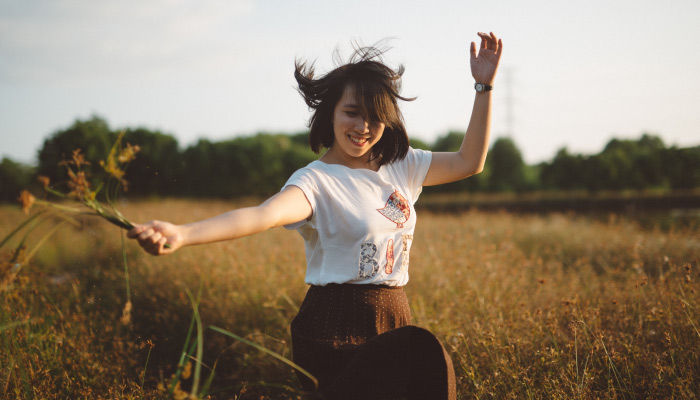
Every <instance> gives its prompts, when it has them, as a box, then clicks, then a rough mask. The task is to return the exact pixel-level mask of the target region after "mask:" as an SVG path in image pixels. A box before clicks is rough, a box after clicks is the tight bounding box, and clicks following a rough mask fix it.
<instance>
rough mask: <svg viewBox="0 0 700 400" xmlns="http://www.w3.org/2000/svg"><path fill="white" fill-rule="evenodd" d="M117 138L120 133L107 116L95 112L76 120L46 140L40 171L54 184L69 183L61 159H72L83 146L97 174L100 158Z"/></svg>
mask: <svg viewBox="0 0 700 400" xmlns="http://www.w3.org/2000/svg"><path fill="white" fill-rule="evenodd" d="M115 140H116V135H114V134H113V133H111V132H110V130H109V126H108V125H107V122H106V121H105V120H104V119H102V118H100V117H98V116H92V117H91V118H90V119H88V120H85V121H81V120H76V121H75V122H74V123H73V125H71V126H70V127H68V128H67V129H64V130H59V131H56V132H55V133H53V134H52V135H51V136H49V137H48V138H47V139H46V140H44V145H43V146H42V148H41V149H40V150H39V157H38V158H39V165H38V167H37V173H38V174H39V175H43V176H47V177H49V178H50V179H51V182H52V184H53V185H62V184H65V182H67V179H68V176H67V174H66V171H65V169H64V168H62V167H59V163H60V162H61V161H63V160H69V159H70V157H71V154H72V153H73V151H74V150H76V149H80V150H81V151H82V153H83V155H84V157H85V160H87V161H88V162H90V163H91V164H92V165H91V167H92V171H93V172H95V173H96V177H97V176H99V170H100V167H99V161H100V160H104V159H105V158H106V157H107V155H108V154H109V150H110V149H111V148H112V145H113V144H114V141H115Z"/></svg>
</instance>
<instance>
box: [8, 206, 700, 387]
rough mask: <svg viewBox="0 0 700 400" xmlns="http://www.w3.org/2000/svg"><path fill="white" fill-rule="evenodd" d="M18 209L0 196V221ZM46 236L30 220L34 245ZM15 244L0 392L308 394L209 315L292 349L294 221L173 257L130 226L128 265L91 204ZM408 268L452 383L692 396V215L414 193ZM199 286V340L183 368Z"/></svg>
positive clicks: (699, 239)
mask: <svg viewBox="0 0 700 400" xmlns="http://www.w3.org/2000/svg"><path fill="white" fill-rule="evenodd" d="M252 202H253V200H250V201H239V202H237V203H235V204H232V203H227V202H223V201H192V200H162V201H155V200H152V201H142V202H135V203H121V204H120V206H119V207H120V210H121V211H122V212H123V213H124V214H125V215H126V216H128V217H129V218H130V219H131V220H133V221H145V220H150V219H165V220H170V221H172V222H176V223H178V222H189V221H192V220H196V219H201V218H205V217H209V216H213V215H216V214H218V213H220V212H224V211H227V210H229V209H231V208H233V207H238V206H241V205H246V204H250V203H252ZM419 203H420V202H419ZM24 218H26V216H25V215H24V214H22V212H21V211H20V210H19V208H18V207H14V206H2V207H0V238H2V237H4V236H5V235H6V234H7V233H8V232H10V230H11V229H12V228H14V227H15V226H17V225H18V224H19V223H20V222H21V221H22V220H23V219H24ZM48 229H49V226H48V224H47V226H46V227H45V229H44V230H45V231H46V230H48ZM40 237H41V235H40V229H38V230H37V231H36V232H34V233H32V235H31V236H30V237H29V238H28V240H27V244H28V246H27V250H26V251H31V249H32V245H33V244H36V242H37V240H38V239H39V238H40ZM16 245H17V243H16V241H15V242H13V243H9V244H7V245H6V246H5V247H3V248H2V249H0V288H1V289H0V304H1V306H0V394H1V395H0V397H4V398H18V399H30V398H38V399H54V398H55V399H63V398H71V399H79V398H85V399H93V398H131V399H141V398H145V399H151V398H164V397H167V396H168V394H167V393H168V390H169V389H170V387H171V386H175V389H173V390H172V393H173V394H172V397H174V398H187V397H188V396H189V394H190V391H191V390H192V387H193V385H195V386H196V385H198V386H199V387H200V388H201V387H205V386H207V385H209V384H210V386H208V387H209V390H208V393H209V395H210V396H211V397H212V398H217V399H218V398H222V399H229V398H230V399H261V398H271V399H286V398H289V399H305V398H311V397H309V396H307V395H306V394H304V393H302V392H301V391H300V385H299V383H298V380H297V378H296V376H295V374H294V372H293V370H292V368H291V367H290V366H288V365H286V364H284V363H282V362H280V361H279V360H277V359H275V358H273V357H271V356H270V355H268V354H266V353H264V352H261V351H259V350H257V349H255V348H253V347H251V346H249V345H247V344H245V343H243V342H241V341H239V340H235V339H233V338H231V337H229V336H226V335H224V334H221V333H219V332H216V331H214V330H213V329H210V328H208V327H209V326H216V327H219V328H221V329H224V330H227V331H229V332H232V333H234V334H236V335H239V336H241V337H243V338H245V339H247V340H250V341H252V342H255V343H257V344H260V345H262V346H264V347H265V348H267V349H269V350H272V351H274V352H276V353H278V354H280V355H282V356H285V357H288V358H291V343H290V336H289V323H290V321H291V320H292V318H293V317H294V315H295V314H296V312H297V309H298V306H299V304H300V303H301V300H302V299H303V296H304V294H305V291H306V285H305V284H304V279H303V278H304V268H305V258H304V246H303V241H302V239H301V237H300V236H299V235H298V234H297V233H296V232H294V231H287V230H285V229H282V228H278V229H273V230H271V231H268V232H265V233H263V234H259V235H256V236H253V237H249V238H244V239H240V240H237V241H233V242H221V243H215V244H210V245H204V246H197V247H190V248H184V249H182V250H180V251H178V252H177V253H175V254H173V255H171V256H165V257H153V256H149V255H147V254H145V253H144V252H142V251H141V250H140V248H139V247H138V246H137V245H136V243H134V242H131V241H127V242H126V244H125V253H124V254H125V255H126V257H125V259H126V262H127V267H126V268H125V265H124V257H123V253H122V238H121V233H120V231H119V230H118V229H117V228H115V227H114V226H112V225H109V224H107V223H106V222H104V221H102V220H98V219H96V218H85V219H84V221H83V225H82V226H80V227H74V226H71V225H65V226H64V227H62V228H61V230H60V231H58V233H56V234H55V235H53V236H52V237H51V238H50V239H49V240H48V241H47V242H45V243H44V244H43V245H42V246H41V248H40V249H39V250H38V251H37V252H36V253H35V255H34V257H33V259H32V260H31V261H30V262H29V263H28V264H27V265H24V266H23V268H22V269H21V270H20V271H19V273H18V274H17V275H16V276H14V277H11V276H10V275H9V272H10V271H11V269H12V266H13V264H10V262H9V260H10V259H11V257H12V253H11V250H12V249H13V247H15V246H16ZM410 271H411V272H410V282H409V284H408V285H407V286H406V291H407V294H408V297H409V301H410V303H411V309H412V313H413V322H414V324H416V325H419V326H423V327H426V328H428V329H429V330H431V331H433V332H434V333H435V334H436V335H437V336H438V337H439V338H440V340H441V341H442V342H443V344H444V345H445V347H446V348H447V349H448V351H449V352H450V354H451V356H452V360H453V362H454V365H455V371H456V373H457V385H458V397H459V398H460V399H491V398H496V399H527V398H532V399H544V398H547V399H550V398H552V399H595V398H601V399H617V398H621V399H637V398H648V399H673V398H678V399H694V398H698V397H700V301H699V300H700V293H698V289H700V287H699V286H698V282H699V281H700V229H699V228H698V225H697V224H687V223H686V224H682V225H679V226H677V227H674V226H670V227H669V226H664V227H663V228H655V227H653V226H651V227H650V226H646V225H645V226H642V225H640V224H639V223H637V222H635V221H633V220H629V219H626V218H624V217H621V216H617V215H615V214H610V215H608V216H606V217H605V218H596V219H592V218H587V217H585V216H581V215H575V214H566V213H550V214H538V215H535V214H531V215H525V214H523V215H518V214H509V213H505V212H483V211H482V212H480V211H468V212H458V213H434V212H428V211H422V212H419V215H418V226H417V229H416V232H415V240H414V244H413V248H412V252H411V267H410ZM190 294H191V295H192V296H193V297H195V298H197V297H198V298H199V302H198V306H197V310H198V315H197V316H198V317H199V319H200V320H201V325H199V326H201V327H202V332H201V338H202V341H201V343H202V344H203V346H202V348H201V352H200V354H199V356H198V357H194V356H192V357H190V358H189V362H186V363H185V364H186V366H185V367H184V368H182V369H181V370H182V371H181V372H182V373H180V374H176V372H177V371H178V364H179V362H180V359H181V355H182V351H183V347H184V344H185V341H186V339H187V336H188V331H189V327H190V324H191V321H192V317H193V310H194V308H193V302H192V301H191V298H190ZM129 300H130V303H129V306H130V307H125V306H126V305H127V302H128V301H129ZM198 365H200V366H201V371H200V372H199V373H197V366H198ZM212 369H213V370H214V371H215V374H214V375H213V379H211V381H209V380H208V378H209V377H210V376H212V375H211V373H210V372H211V370H212ZM200 375H201V381H200V382H197V383H195V382H194V381H195V379H198V376H200Z"/></svg>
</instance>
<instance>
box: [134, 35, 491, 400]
mask: <svg viewBox="0 0 700 400" xmlns="http://www.w3.org/2000/svg"><path fill="white" fill-rule="evenodd" d="M479 37H480V38H481V45H480V47H479V48H478V51H477V46H476V44H475V43H474V42H472V44H471V48H470V56H471V71H472V76H473V77H474V79H475V80H476V85H475V89H476V93H475V99H474V108H473V111H472V117H471V121H470V123H469V127H468V128H467V132H466V134H465V136H464V140H463V142H462V146H461V148H460V149H459V150H458V151H457V152H454V153H431V152H429V151H423V150H416V149H413V148H411V147H409V145H408V136H407V134H406V129H405V128H404V124H403V118H402V115H401V111H400V109H399V107H398V100H405V101H410V100H412V99H410V98H406V97H402V96H401V95H400V94H399V92H400V88H401V85H400V83H401V75H402V73H403V68H401V67H400V68H398V69H397V70H393V69H391V68H389V67H388V66H386V65H385V64H384V63H383V62H382V59H381V56H382V54H383V53H384V50H383V49H378V48H376V47H362V48H358V49H356V51H355V53H354V55H353V56H352V57H351V59H350V61H348V62H347V63H345V64H343V65H340V66H338V67H337V68H335V69H334V70H332V71H330V72H329V73H327V74H326V75H324V76H321V77H320V78H315V77H314V68H313V65H311V66H309V67H307V66H306V65H305V64H304V63H303V62H297V63H296V69H295V74H294V75H295V78H296V79H297V82H298V84H299V92H300V93H301V95H302V96H303V98H304V101H305V102H306V104H307V105H308V106H309V107H310V108H311V109H313V114H312V116H311V119H310V121H309V125H310V127H311V132H310V135H309V142H310V145H311V148H312V149H313V150H314V151H315V152H317V153H318V152H320V151H321V149H322V148H327V151H326V152H325V153H324V154H323V155H322V156H321V157H320V159H318V160H316V161H313V162H311V163H310V164H309V165H307V166H306V167H304V168H301V169H299V170H297V171H296V172H295V173H294V174H292V176H291V177H290V178H289V179H288V180H287V183H286V184H285V185H284V187H283V188H282V190H281V191H280V193H278V194H276V195H275V196H272V197H271V198H269V199H268V200H266V201H265V202H264V203H262V204H261V205H259V206H257V207H248V208H242V209H238V210H233V211H230V212H228V213H225V214H222V215H220V216H217V217H214V218H211V219H208V220H204V221H199V222H195V223H191V224H188V225H181V226H178V225H173V224H170V223H166V222H159V221H152V222H150V223H147V224H145V225H138V226H136V227H135V228H134V229H132V230H131V231H130V232H129V236H130V237H132V238H136V239H138V241H139V243H140V244H141V246H142V247H143V248H144V249H145V250H146V251H148V252H150V253H152V254H169V253H172V252H173V251H176V250H177V249H179V248H180V247H183V246H188V245H193V244H202V243H210V242H214V241H219V240H229V239H235V238H240V237H243V236H248V235H252V234H254V233H258V232H262V231H265V230H267V229H270V228H273V227H277V226H285V227H287V228H289V229H296V230H297V231H298V232H299V234H301V236H302V237H303V238H304V245H305V250H306V263H307V267H306V279H305V282H306V283H307V284H309V285H310V288H309V290H308V292H307V295H306V297H305V299H304V301H303V302H302V304H301V306H300V308H299V313H298V314H297V316H296V317H295V318H294V320H293V321H292V326H291V333H292V346H293V356H294V361H295V362H296V363H297V364H299V365H300V366H301V367H303V368H304V369H305V370H307V371H309V372H311V373H312V374H313V375H314V376H315V377H316V378H317V379H318V382H319V386H320V387H319V388H318V389H319V390H320V391H321V392H322V393H323V394H324V395H325V398H328V399H366V400H369V399H386V398H407V399H455V398H456V391H455V374H454V370H453V366H452V360H451V359H450V356H449V355H448V354H447V352H446V351H445V349H444V348H443V347H442V345H441V344H440V342H439V341H438V339H437V338H436V337H435V336H434V335H433V334H432V333H430V332H428V331H427V330H425V329H422V328H418V327H416V326H413V325H411V313H410V310H409V305H408V300H407V298H406V294H405V293H404V290H403V286H404V285H406V284H407V283H408V269H409V253H410V249H411V244H412V243H413V232H414V230H415V226H416V212H415V208H414V206H413V205H414V204H415V202H416V200H417V199H418V196H419V195H420V193H421V191H422V187H423V186H425V185H436V184H440V183H447V182H452V181H455V180H458V179H463V178H466V177H468V176H470V175H473V174H476V173H478V172H480V171H481V169H482V168H483V165H484V161H485V158H486V151H487V149H488V138H489V131H490V113H491V88H492V85H493V81H494V78H495V75H496V70H497V67H498V63H499V60H500V57H501V51H502V48H503V44H502V43H501V41H500V40H499V39H498V38H497V37H496V36H495V35H494V34H493V33H491V34H486V33H479ZM166 244H168V245H169V246H170V247H168V248H166V247H165V245H166ZM299 377H300V379H301V381H302V384H303V385H304V387H305V388H306V389H307V390H309V391H311V390H315V389H316V388H314V385H313V384H312V382H311V380H309V379H308V378H307V377H306V376H302V375H300V376H299Z"/></svg>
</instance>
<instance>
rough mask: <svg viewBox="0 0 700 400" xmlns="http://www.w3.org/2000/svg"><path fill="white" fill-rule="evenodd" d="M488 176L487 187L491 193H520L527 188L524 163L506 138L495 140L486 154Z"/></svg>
mask: <svg viewBox="0 0 700 400" xmlns="http://www.w3.org/2000/svg"><path fill="white" fill-rule="evenodd" d="M488 163H489V166H490V175H489V181H488V187H489V189H490V190H492V191H496V192H504V191H521V190H524V189H525V188H526V187H527V183H526V181H525V162H524V161H523V157H522V155H521V153H520V150H518V147H517V146H516V145H515V142H514V141H513V140H512V139H510V138H507V137H502V138H498V139H496V141H495V142H494V143H493V145H491V149H490V150H489V154H488Z"/></svg>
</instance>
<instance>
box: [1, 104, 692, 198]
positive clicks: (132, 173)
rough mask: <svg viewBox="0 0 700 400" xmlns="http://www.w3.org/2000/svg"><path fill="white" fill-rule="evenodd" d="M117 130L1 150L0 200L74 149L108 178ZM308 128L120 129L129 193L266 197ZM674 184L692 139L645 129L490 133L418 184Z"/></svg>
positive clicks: (455, 135) (445, 141) (685, 169)
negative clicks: (134, 150) (233, 133)
mask: <svg viewBox="0 0 700 400" xmlns="http://www.w3.org/2000/svg"><path fill="white" fill-rule="evenodd" d="M118 133H119V132H117V131H114V130H112V129H110V127H109V126H108V124H107V122H106V121H105V120H104V119H102V118H100V117H98V116H93V117H91V118H90V119H87V120H76V121H75V122H74V123H73V125H71V126H70V127H68V128H67V129H63V130H59V131H56V132H55V133H53V134H52V135H50V136H49V137H47V138H46V139H45V140H44V143H43V146H42V147H41V149H40V150H39V152H38V160H37V165H35V166H30V165H24V164H21V163H18V162H15V161H13V160H11V159H8V158H3V159H2V162H1V163H0V201H4V202H13V201H15V200H16V198H17V196H18V194H19V192H20V191H21V190H22V189H24V188H28V187H31V186H33V185H34V186H36V187H35V188H36V189H37V190H38V184H36V183H35V181H36V177H37V176H46V177H49V178H50V180H51V182H52V184H53V185H57V186H60V185H62V184H65V182H67V180H68V177H67V175H66V172H65V169H64V168H61V167H60V166H59V164H60V163H61V162H62V161H63V160H67V159H69V158H70V156H71V154H72V152H73V150H74V149H76V148H80V149H81V150H82V153H83V154H84V156H85V159H86V160H87V161H89V162H90V163H91V165H90V168H91V172H92V176H93V179H94V180H95V181H96V182H97V181H101V180H104V179H105V178H106V175H105V173H104V172H103V171H102V169H101V167H100V164H99V161H100V160H104V159H105V158H106V157H107V155H108V154H109V151H110V149H111V148H112V146H113V144H114V142H115V140H116V138H117V135H118ZM307 135H308V133H307V132H299V133H295V134H283V133H258V134H256V135H253V136H247V137H237V138H233V139H228V140H222V141H217V142H214V141H210V140H207V139H200V140H199V141H197V142H196V143H194V144H192V145H190V146H188V147H186V148H184V149H183V148H182V147H181V146H180V144H179V143H178V141H177V140H176V139H175V138H174V137H173V136H172V135H169V134H166V133H163V132H160V131H152V130H148V129H144V128H134V129H126V134H125V136H124V140H125V141H126V142H129V143H130V144H132V145H138V146H139V148H140V151H139V153H138V155H137V157H136V159H135V160H134V161H133V162H132V163H131V165H130V166H129V167H128V169H127V171H126V175H125V179H126V180H127V181H128V182H129V184H128V195H129V196H136V197H149V196H179V197H211V198H214V197H218V198H231V197H241V196H267V195H271V194H273V193H275V192H277V191H279V189H280V188H281V187H282V185H283V184H284V182H286V180H287V178H288V177H289V176H290V175H291V174H292V173H293V172H294V171H295V170H297V169H298V168H301V167H303V166H304V165H306V164H308V163H309V162H311V161H313V160H315V159H316V158H317V157H318V156H317V155H316V154H314V153H313V152H312V151H311V150H310V149H309V146H308V139H307ZM463 137H464V133H462V132H449V133H448V134H446V135H445V136H442V137H440V138H438V139H437V140H436V141H435V142H434V143H432V144H428V143H425V142H423V141H420V140H417V139H412V140H411V145H412V146H413V147H415V148H421V149H426V150H432V151H455V150H457V149H459V146H460V145H461V143H462V139H463ZM650 188H651V189H661V190H667V191H672V190H682V189H692V188H700V146H697V147H689V148H678V147H676V146H670V147H668V146H666V145H665V144H664V143H663V141H662V140H661V139H660V138H659V137H657V136H653V135H649V134H643V135H641V137H640V138H639V139H636V140H628V139H625V140H622V139H612V140H610V141H609V142H608V144H607V145H606V146H605V148H604V149H603V150H602V151H601V152H600V153H598V154H592V155H584V154H573V153H570V152H569V151H568V150H567V149H566V148H562V149H560V150H559V151H558V152H557V153H556V155H555V156H554V158H553V159H552V160H551V161H546V162H542V163H540V164H536V165H526V164H525V162H524V161H523V158H522V154H521V152H520V150H519V149H518V147H517V146H516V144H515V142H514V141H513V140H512V139H511V138H508V137H501V138H497V139H495V140H494V142H493V143H492V145H491V148H490V150H489V155H488V157H487V160H486V166H485V168H484V172H483V173H481V174H479V175H476V176H474V177H471V178H469V179H466V180H463V181H459V182H454V183H451V184H447V185H441V186H436V187H430V188H426V191H427V192H459V191H470V192H527V191H535V190H554V191H556V190H585V191H588V192H590V193H595V192H598V191H603V190H606V191H608V190H612V191H616V190H626V189H637V190H641V189H650Z"/></svg>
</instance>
